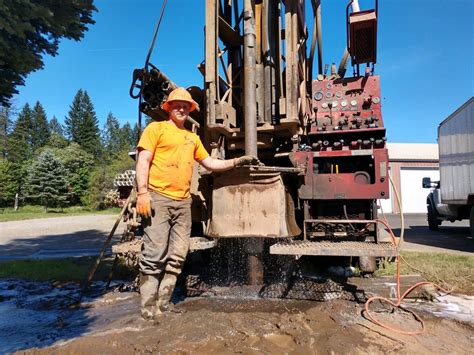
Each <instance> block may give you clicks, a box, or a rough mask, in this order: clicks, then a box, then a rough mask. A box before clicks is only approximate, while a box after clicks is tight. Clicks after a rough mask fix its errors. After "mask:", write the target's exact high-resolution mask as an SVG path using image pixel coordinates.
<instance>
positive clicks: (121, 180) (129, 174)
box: [114, 170, 135, 187]
mask: <svg viewBox="0 0 474 355" xmlns="http://www.w3.org/2000/svg"><path fill="white" fill-rule="evenodd" d="M134 183H135V170H125V172H124V173H123V174H118V175H116V176H115V179H114V186H115V187H121V186H133V184H134Z"/></svg>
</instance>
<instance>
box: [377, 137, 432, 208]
mask: <svg viewBox="0 0 474 355" xmlns="http://www.w3.org/2000/svg"><path fill="white" fill-rule="evenodd" d="M387 147H388V156H389V170H390V171H389V173H390V176H391V178H392V180H393V182H394V184H395V186H396V188H397V190H398V192H399V195H400V199H401V203H402V207H403V212H404V213H426V196H427V195H428V193H429V190H428V189H423V188H422V185H421V180H422V178H424V177H430V178H431V180H439V164H438V161H439V158H438V144H436V143H430V144H426V143H387ZM379 202H380V204H381V206H382V209H383V212H384V213H399V212H400V209H399V207H398V204H397V201H396V198H395V194H394V192H393V189H392V186H390V198H389V199H387V200H379Z"/></svg>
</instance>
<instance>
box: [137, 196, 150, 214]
mask: <svg viewBox="0 0 474 355" xmlns="http://www.w3.org/2000/svg"><path fill="white" fill-rule="evenodd" d="M137 212H138V214H139V215H140V216H142V217H145V218H147V217H151V202H150V194H149V193H148V192H145V193H141V194H140V193H138V194H137Z"/></svg>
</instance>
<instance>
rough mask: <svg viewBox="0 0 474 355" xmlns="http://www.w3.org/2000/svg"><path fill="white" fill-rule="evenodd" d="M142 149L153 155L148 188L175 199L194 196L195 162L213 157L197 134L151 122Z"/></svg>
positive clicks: (167, 124)
mask: <svg viewBox="0 0 474 355" xmlns="http://www.w3.org/2000/svg"><path fill="white" fill-rule="evenodd" d="M138 149H139V150H142V149H146V150H148V151H150V152H152V153H153V160H152V163H151V167H150V172H149V175H148V188H149V189H151V190H153V191H156V192H158V193H160V194H162V195H164V196H166V197H169V198H172V199H174V200H184V199H186V198H188V197H189V196H190V193H189V187H190V185H191V177H192V174H193V165H194V161H195V160H196V161H201V160H203V159H205V158H207V157H208V156H209V154H208V153H207V151H206V149H205V148H204V146H203V145H202V142H201V140H200V139H199V137H198V136H197V135H196V134H195V133H192V132H189V131H188V130H186V129H180V128H178V127H176V126H174V125H172V124H171V123H169V122H166V121H163V122H152V123H150V124H149V125H148V126H147V127H146V128H145V130H144V131H143V134H142V136H141V138H140V142H138Z"/></svg>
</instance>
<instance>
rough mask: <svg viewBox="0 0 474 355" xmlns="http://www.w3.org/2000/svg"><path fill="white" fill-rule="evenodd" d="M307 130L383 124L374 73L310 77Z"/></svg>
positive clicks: (319, 130) (365, 126)
mask: <svg viewBox="0 0 474 355" xmlns="http://www.w3.org/2000/svg"><path fill="white" fill-rule="evenodd" d="M313 93H314V94H313V98H312V108H313V111H314V112H315V113H316V122H312V125H311V130H310V134H314V133H318V132H319V133H323V132H331V131H343V130H360V129H377V128H382V127H383V121H382V115H381V109H380V107H381V102H380V84H379V77H378V76H364V77H358V78H344V79H336V80H315V81H313Z"/></svg>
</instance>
